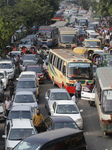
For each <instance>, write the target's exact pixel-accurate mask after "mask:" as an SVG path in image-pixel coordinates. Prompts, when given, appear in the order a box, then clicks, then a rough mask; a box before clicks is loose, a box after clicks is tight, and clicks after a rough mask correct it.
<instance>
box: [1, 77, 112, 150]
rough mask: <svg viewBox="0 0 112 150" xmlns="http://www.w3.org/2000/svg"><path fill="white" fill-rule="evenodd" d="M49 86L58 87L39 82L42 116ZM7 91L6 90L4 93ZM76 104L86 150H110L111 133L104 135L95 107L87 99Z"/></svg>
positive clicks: (2, 141)
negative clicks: (82, 127)
mask: <svg viewBox="0 0 112 150" xmlns="http://www.w3.org/2000/svg"><path fill="white" fill-rule="evenodd" d="M50 88H58V87H57V86H55V87H54V86H53V85H52V82H51V81H47V80H45V83H44V84H40V97H39V108H40V110H41V113H42V114H43V115H44V118H46V117H47V116H48V111H47V110H46V108H45V92H46V91H47V90H48V89H50ZM8 94H9V92H8V91H6V92H5V95H8ZM78 106H79V108H80V109H83V112H82V117H83V119H84V135H85V139H86V143H87V146H88V150H112V135H108V136H104V135H103V133H102V132H101V129H100V126H99V119H98V115H97V110H96V107H93V106H92V107H90V106H89V103H88V102H87V101H83V100H80V101H78ZM3 134H4V121H0V150H4V145H5V142H4V139H2V135H3Z"/></svg>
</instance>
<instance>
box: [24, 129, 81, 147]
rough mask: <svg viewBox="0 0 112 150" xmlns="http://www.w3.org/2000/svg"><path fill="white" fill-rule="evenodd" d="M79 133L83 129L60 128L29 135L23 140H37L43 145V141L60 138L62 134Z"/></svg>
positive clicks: (34, 141)
mask: <svg viewBox="0 0 112 150" xmlns="http://www.w3.org/2000/svg"><path fill="white" fill-rule="evenodd" d="M60 133H61V134H60ZM79 133H83V131H81V130H77V129H72V128H61V129H57V130H52V131H49V132H43V133H39V134H36V135H33V136H30V137H28V138H26V139H24V140H23V141H26V142H32V143H34V144H35V143H37V141H38V143H39V144H42V145H44V144H45V143H47V142H49V141H53V140H56V139H60V138H61V137H63V136H69V135H71V136H72V135H74V134H79Z"/></svg>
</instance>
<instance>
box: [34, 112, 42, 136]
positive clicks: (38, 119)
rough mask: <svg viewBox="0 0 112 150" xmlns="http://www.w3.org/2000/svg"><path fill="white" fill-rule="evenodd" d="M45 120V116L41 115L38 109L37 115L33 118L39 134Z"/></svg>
mask: <svg viewBox="0 0 112 150" xmlns="http://www.w3.org/2000/svg"><path fill="white" fill-rule="evenodd" d="M43 119H44V117H43V115H42V114H41V113H40V110H39V109H37V113H36V114H35V115H34V116H33V124H34V127H35V128H36V130H37V131H38V133H40V132H41V123H42V121H43Z"/></svg>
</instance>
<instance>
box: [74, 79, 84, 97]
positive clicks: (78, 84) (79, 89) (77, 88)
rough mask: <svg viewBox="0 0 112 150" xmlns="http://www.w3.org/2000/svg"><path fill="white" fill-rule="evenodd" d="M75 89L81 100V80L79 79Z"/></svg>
mask: <svg viewBox="0 0 112 150" xmlns="http://www.w3.org/2000/svg"><path fill="white" fill-rule="evenodd" d="M74 86H75V88H76V94H77V98H81V88H82V85H81V82H79V79H77V82H76V83H75V84H74Z"/></svg>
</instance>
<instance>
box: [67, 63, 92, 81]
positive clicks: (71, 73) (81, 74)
mask: <svg viewBox="0 0 112 150" xmlns="http://www.w3.org/2000/svg"><path fill="white" fill-rule="evenodd" d="M92 70H93V69H92V64H90V63H76V62H71V63H69V64H68V73H67V77H68V78H69V80H75V79H88V80H92V79H93V71H92Z"/></svg>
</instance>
